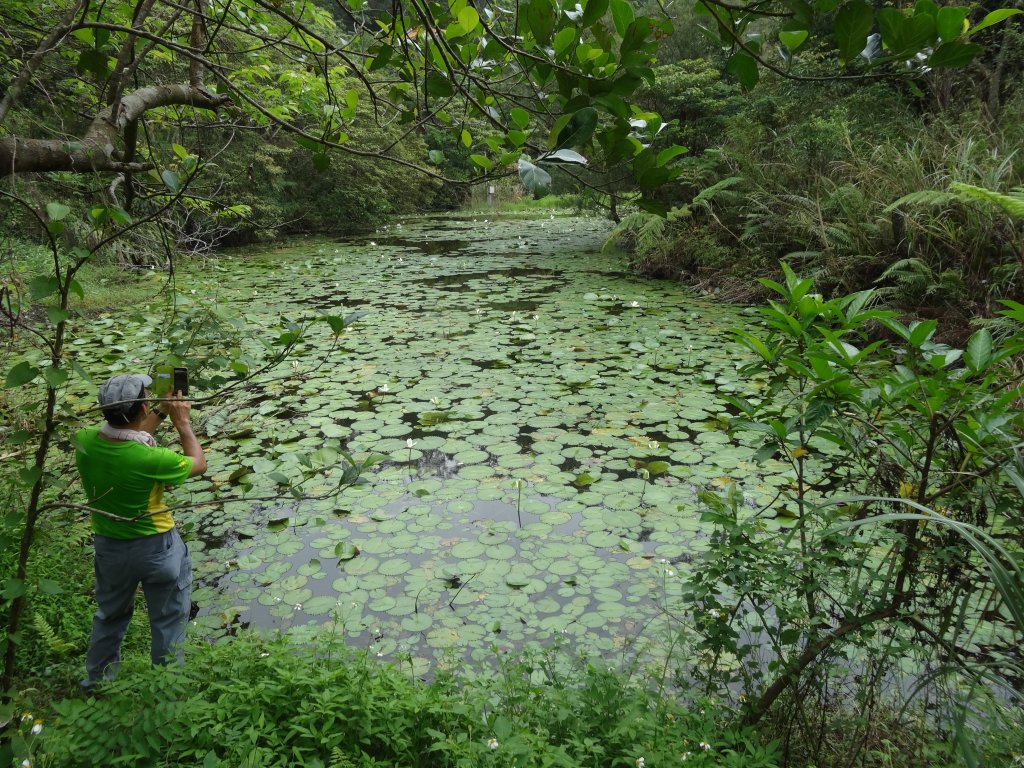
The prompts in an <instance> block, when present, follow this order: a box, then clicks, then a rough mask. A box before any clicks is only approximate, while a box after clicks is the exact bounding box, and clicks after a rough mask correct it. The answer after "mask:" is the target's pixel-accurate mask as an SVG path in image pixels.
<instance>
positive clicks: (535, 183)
mask: <svg viewBox="0 0 1024 768" xmlns="http://www.w3.org/2000/svg"><path fill="white" fill-rule="evenodd" d="M519 179H520V180H521V181H522V182H523V186H525V187H526V188H527V189H528V190H530V192H532V193H533V194H534V195H535V196H537V197H542V196H543V195H545V194H546V193H547V191H548V190H549V189H551V174H549V173H548V172H547V171H545V170H544V169H543V168H540V167H539V166H536V165H534V164H533V163H531V162H530V161H529V160H527V159H526V158H524V157H520V158H519Z"/></svg>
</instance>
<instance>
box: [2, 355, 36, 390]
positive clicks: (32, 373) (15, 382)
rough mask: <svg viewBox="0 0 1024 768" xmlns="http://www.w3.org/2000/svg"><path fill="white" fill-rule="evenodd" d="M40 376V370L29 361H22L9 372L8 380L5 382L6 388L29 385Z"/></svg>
mask: <svg viewBox="0 0 1024 768" xmlns="http://www.w3.org/2000/svg"><path fill="white" fill-rule="evenodd" d="M38 375H39V369H38V368H36V367H35V366H34V365H32V364H30V363H29V362H28V361H27V360H22V361H21V362H20V363H18V364H17V365H15V366H14V367H13V368H11V370H9V371H8V372H7V378H6V379H5V381H4V386H5V387H20V386H23V385H25V384H28V383H29V382H30V381H32V379H34V378H35V377H36V376H38Z"/></svg>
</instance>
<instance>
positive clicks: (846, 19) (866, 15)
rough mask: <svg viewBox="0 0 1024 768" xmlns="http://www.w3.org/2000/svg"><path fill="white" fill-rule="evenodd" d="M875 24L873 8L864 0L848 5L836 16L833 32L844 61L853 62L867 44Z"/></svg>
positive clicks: (855, 0) (857, 0)
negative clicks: (863, 0)
mask: <svg viewBox="0 0 1024 768" xmlns="http://www.w3.org/2000/svg"><path fill="white" fill-rule="evenodd" d="M874 23H875V16H874V14H873V13H872V11H871V6H870V5H868V4H867V3H865V2H862V0H854V1H853V2H851V3H847V4H846V5H844V6H843V7H842V8H841V9H840V10H839V13H837V14H836V20H835V24H834V26H833V31H834V32H835V36H836V45H838V46H839V56H840V58H842V60H843V61H852V60H853V59H854V58H855V57H856V56H857V55H858V54H859V53H860V52H861V51H863V50H864V46H865V45H866V44H867V40H868V33H869V32H870V31H871V27H872V26H873V25H874Z"/></svg>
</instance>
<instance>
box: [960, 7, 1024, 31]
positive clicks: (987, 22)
mask: <svg viewBox="0 0 1024 768" xmlns="http://www.w3.org/2000/svg"><path fill="white" fill-rule="evenodd" d="M1018 13H1022V11H1020V10H1019V9H1017V8H1000V9H999V10H997V11H992V12H991V13H989V14H988V15H987V16H985V18H984V19H982V20H981V22H979V23H978V25H977V26H974V27H971V28H970V29H969V30H968V31H967V36H968V37H970V36H971V35H974V34H977V33H978V32H981V30H983V29H988V28H989V27H991V26H992V25H993V24H998V23H999V22H1001V21H1005V20H1006V19H1008V18H1010V17H1011V16H1016V15H1017V14H1018Z"/></svg>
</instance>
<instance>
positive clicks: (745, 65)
mask: <svg viewBox="0 0 1024 768" xmlns="http://www.w3.org/2000/svg"><path fill="white" fill-rule="evenodd" d="M725 70H726V71H727V72H728V73H729V74H730V75H732V76H733V77H735V78H736V79H737V80H739V82H740V85H742V86H743V88H744V89H745V90H748V91H749V90H750V89H752V88H753V87H754V86H755V85H757V81H758V78H759V74H758V71H757V62H756V61H754V57H753V56H751V55H750V54H749V53H746V52H745V51H738V52H737V53H734V54H733V55H732V56H730V57H729V60H728V61H727V62H726V64H725Z"/></svg>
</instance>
